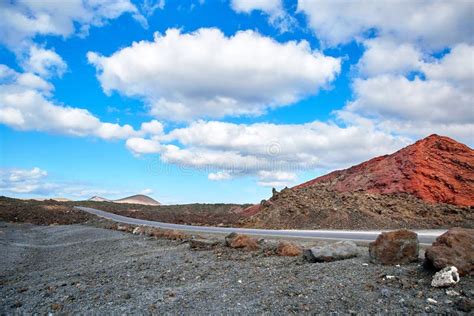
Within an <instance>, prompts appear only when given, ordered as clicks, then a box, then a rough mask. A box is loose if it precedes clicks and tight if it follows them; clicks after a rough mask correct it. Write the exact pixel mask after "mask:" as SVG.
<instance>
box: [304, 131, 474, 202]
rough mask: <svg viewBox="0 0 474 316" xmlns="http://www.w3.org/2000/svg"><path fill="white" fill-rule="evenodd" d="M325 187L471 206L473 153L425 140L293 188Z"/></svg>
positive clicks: (437, 140)
mask: <svg viewBox="0 0 474 316" xmlns="http://www.w3.org/2000/svg"><path fill="white" fill-rule="evenodd" d="M316 183H325V184H327V186H328V188H330V189H334V190H336V191H339V192H355V191H363V192H368V193H374V194H391V193H407V194H411V195H414V196H416V197H418V198H420V199H422V200H424V201H427V202H434V203H439V202H442V203H449V204H454V205H464V206H472V205H474V150H472V149H471V148H469V147H468V146H466V145H463V144H461V143H458V142H456V141H455V140H453V139H451V138H448V137H444V136H438V135H431V136H428V137H426V138H424V139H422V140H420V141H417V142H416V143H415V144H413V145H410V146H408V147H405V148H403V149H401V150H399V151H397V152H396V153H394V154H391V155H386V156H382V157H377V158H374V159H371V160H369V161H366V162H364V163H361V164H359V165H357V166H354V167H351V168H349V169H345V170H339V171H334V172H331V173H329V174H327V175H325V176H322V177H319V178H316V179H314V180H311V181H308V182H306V183H303V184H301V185H299V186H297V187H295V188H302V187H308V186H311V185H313V184H316Z"/></svg>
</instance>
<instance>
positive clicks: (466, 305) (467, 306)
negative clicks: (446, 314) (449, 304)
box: [456, 297, 474, 313]
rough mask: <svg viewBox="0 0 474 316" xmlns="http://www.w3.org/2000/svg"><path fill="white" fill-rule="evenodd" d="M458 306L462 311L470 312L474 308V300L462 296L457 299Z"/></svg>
mask: <svg viewBox="0 0 474 316" xmlns="http://www.w3.org/2000/svg"><path fill="white" fill-rule="evenodd" d="M456 307H457V309H458V310H460V311H463V312H466V313H470V312H471V311H472V310H474V301H473V300H472V299H469V298H467V297H462V298H460V299H459V300H457V301H456Z"/></svg>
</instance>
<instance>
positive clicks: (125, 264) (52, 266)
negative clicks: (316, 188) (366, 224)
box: [0, 223, 474, 314]
mask: <svg viewBox="0 0 474 316" xmlns="http://www.w3.org/2000/svg"><path fill="white" fill-rule="evenodd" d="M0 251H1V253H2V254H8V255H7V256H0V284H1V287H0V297H1V302H0V314H12V313H27V314H30V313H33V312H38V313H47V312H53V313H54V312H63V313H78V312H81V313H99V314H102V313H107V314H109V313H152V314H163V313H173V314H176V313H179V314H208V313H243V314H250V313H264V312H267V313H272V314H292V313H330V312H342V313H349V312H354V313H361V314H367V313H387V312H390V313H423V312H427V311H430V312H434V313H462V311H461V310H460V308H465V306H464V305H466V300H471V303H472V299H473V296H474V292H473V290H472V289H473V288H474V280H473V278H472V277H465V278H462V279H461V282H460V283H459V284H458V285H456V286H455V287H454V288H453V289H454V290H456V291H457V292H459V293H460V294H461V296H459V297H450V296H448V295H447V294H446V292H445V290H444V289H434V288H431V286H430V285H429V283H430V281H431V276H432V273H431V272H429V271H425V270H423V269H422V268H421V266H420V263H421V262H419V263H414V264H410V265H406V266H401V267H395V266H393V267H385V266H380V265H374V264H368V265H364V263H367V262H368V255H367V252H366V250H365V252H363V254H362V255H361V256H360V257H358V258H354V259H350V260H344V261H338V262H332V263H305V262H303V261H302V260H301V259H300V258H299V257H295V258H291V257H277V256H267V255H265V254H264V253H261V252H258V251H257V252H246V251H239V250H234V249H229V248H225V247H218V248H216V249H214V250H210V251H193V250H190V249H189V245H188V243H186V242H182V241H170V240H164V239H153V238H150V237H144V236H136V235H132V234H129V233H123V232H118V231H114V230H107V229H102V228H97V227H92V226H88V225H69V226H35V225H30V224H9V223H0ZM387 275H392V276H394V278H390V279H388V278H386V276H387ZM427 298H432V299H434V300H436V301H437V302H438V303H437V304H429V303H427V301H426V300H427ZM461 301H462V302H461ZM463 304H464V305H463ZM463 306H464V307H463Z"/></svg>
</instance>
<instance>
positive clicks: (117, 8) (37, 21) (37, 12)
mask: <svg viewBox="0 0 474 316" xmlns="http://www.w3.org/2000/svg"><path fill="white" fill-rule="evenodd" d="M124 13H130V14H132V16H133V17H134V18H135V19H136V20H138V21H139V22H140V23H142V24H143V25H145V26H146V19H145V18H144V17H143V16H142V15H141V14H140V13H139V11H138V9H137V8H136V7H135V5H134V4H133V3H132V2H130V0H67V1H37V0H18V1H0V43H2V44H4V45H6V46H8V47H9V48H11V49H13V50H22V49H24V48H25V47H28V46H29V45H31V39H32V38H33V37H35V36H36V35H56V36H62V37H68V36H70V35H72V34H74V33H75V32H79V33H81V34H85V33H87V32H88V30H89V29H90V27H92V26H102V25H103V24H105V23H106V22H107V21H109V20H113V19H116V18H118V17H119V16H121V15H122V14H124Z"/></svg>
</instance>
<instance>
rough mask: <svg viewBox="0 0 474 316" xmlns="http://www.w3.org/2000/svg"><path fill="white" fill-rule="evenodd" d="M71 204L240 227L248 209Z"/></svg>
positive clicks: (154, 218) (233, 206)
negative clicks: (244, 212)
mask: <svg viewBox="0 0 474 316" xmlns="http://www.w3.org/2000/svg"><path fill="white" fill-rule="evenodd" d="M71 205H77V206H86V207H92V208H97V209H99V210H103V211H106V212H111V213H115V214H119V215H123V216H127V217H134V218H141V219H146V220H152V221H159V222H166V223H175V224H190V225H203V226H239V225H240V221H241V220H242V219H244V218H245V216H244V215H242V214H241V213H242V212H243V211H244V210H245V208H247V207H248V206H249V205H248V204H247V205H245V204H244V205H239V204H219V203H216V204H198V203H196V204H182V205H160V206H149V205H139V204H117V203H111V202H94V201H81V202H74V203H71Z"/></svg>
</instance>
